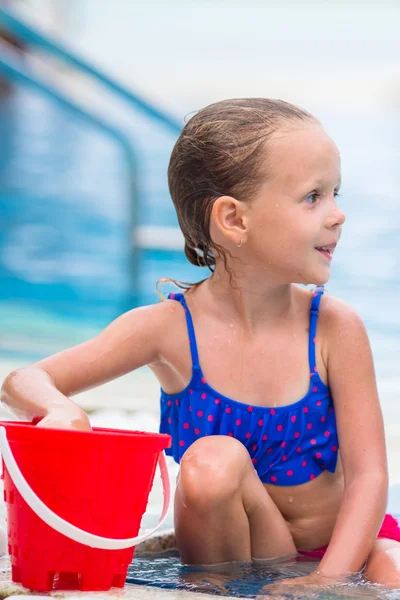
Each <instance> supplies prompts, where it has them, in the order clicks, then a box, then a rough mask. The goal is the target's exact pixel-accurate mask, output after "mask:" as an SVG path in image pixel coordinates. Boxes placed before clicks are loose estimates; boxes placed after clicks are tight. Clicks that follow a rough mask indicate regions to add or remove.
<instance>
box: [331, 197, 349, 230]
mask: <svg viewBox="0 0 400 600" xmlns="http://www.w3.org/2000/svg"><path fill="white" fill-rule="evenodd" d="M345 220H346V216H345V214H344V212H343V211H342V210H341V209H340V208H339V206H338V205H337V203H336V202H335V206H334V209H333V210H332V212H331V214H330V216H329V225H328V227H329V228H333V227H341V226H342V225H343V223H344V222H345Z"/></svg>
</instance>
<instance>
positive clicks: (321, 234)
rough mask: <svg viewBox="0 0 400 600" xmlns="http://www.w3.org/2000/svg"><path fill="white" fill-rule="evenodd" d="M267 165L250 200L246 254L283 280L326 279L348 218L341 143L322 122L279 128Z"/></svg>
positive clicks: (286, 281)
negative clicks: (341, 197)
mask: <svg viewBox="0 0 400 600" xmlns="http://www.w3.org/2000/svg"><path fill="white" fill-rule="evenodd" d="M268 166H269V170H270V173H271V176H270V177H269V178H268V179H267V180H266V182H265V183H264V184H262V186H261V188H260V189H259V191H258V193H257V194H256V196H255V197H254V198H253V199H252V201H251V202H250V203H249V205H248V207H249V212H248V218H249V221H248V226H249V229H248V237H247V241H246V254H247V257H248V258H250V255H251V257H252V260H251V262H253V259H254V260H255V261H256V262H257V263H259V265H258V267H261V268H262V266H263V268H264V269H265V270H266V271H268V272H269V273H270V274H271V275H273V276H274V279H276V280H277V281H281V282H282V283H288V282H296V283H304V284H308V283H314V284H319V285H320V284H323V283H326V281H328V279H329V276H330V266H331V261H332V255H333V253H334V249H335V246H336V244H337V243H338V241H339V238H340V235H341V230H342V224H343V223H344V220H345V217H344V214H343V212H342V211H341V209H340V208H339V206H338V204H337V194H338V191H339V188H340V156H339V152H338V149H337V148H336V146H335V144H334V143H333V142H332V140H331V139H330V138H329V136H328V135H327V134H326V133H325V131H324V130H323V129H322V127H321V126H319V125H317V124H305V125H304V126H301V127H300V128H297V129H289V130H287V131H282V132H278V133H276V134H274V136H273V138H272V139H271V140H270V142H269V159H268ZM249 262H250V261H249Z"/></svg>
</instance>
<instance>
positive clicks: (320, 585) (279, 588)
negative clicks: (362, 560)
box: [259, 571, 341, 600]
mask: <svg viewBox="0 0 400 600" xmlns="http://www.w3.org/2000/svg"><path fill="white" fill-rule="evenodd" d="M340 583H341V582H340V581H339V580H338V579H335V578H333V577H325V576H323V575H321V574H320V573H318V572H317V571H313V572H312V573H310V574H309V575H303V576H302V577H291V578H290V579H280V580H279V581H275V582H274V583H271V584H269V585H265V586H264V587H263V588H262V589H263V591H264V592H268V594H273V595H274V600H275V599H276V600H277V598H279V596H276V594H282V595H283V596H282V597H287V594H288V593H291V594H294V593H295V594H302V593H303V594H304V592H305V588H306V589H308V590H310V588H311V589H313V590H318V591H319V590H324V589H326V588H328V587H331V586H334V585H339V584H340ZM285 594H286V596H285ZM259 598H260V600H261V598H263V600H265V596H259Z"/></svg>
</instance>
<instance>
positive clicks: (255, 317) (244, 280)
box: [199, 263, 294, 331]
mask: <svg viewBox="0 0 400 600" xmlns="http://www.w3.org/2000/svg"><path fill="white" fill-rule="evenodd" d="M237 271H238V270H236V272H235V273H233V272H232V278H231V277H230V275H229V273H228V272H227V270H226V269H225V267H224V265H221V264H220V263H218V264H217V265H216V267H215V271H214V273H213V275H212V276H211V277H209V278H208V279H207V280H206V281H205V282H204V283H203V284H202V285H201V286H200V289H199V293H200V294H204V299H205V300H206V301H207V304H209V308H210V310H213V311H214V310H215V311H220V312H221V317H222V318H224V319H226V320H230V321H235V322H236V323H237V322H238V321H239V322H240V323H242V325H243V327H244V328H245V329H248V330H251V331H253V330H254V329H256V328H257V325H258V324H260V323H263V325H265V324H266V323H268V322H269V323H271V324H273V323H276V322H277V321H281V320H283V319H287V318H288V317H289V316H290V314H291V313H292V311H293V307H294V286H293V284H290V283H283V284H282V283H276V282H273V281H271V280H268V278H267V277H265V278H263V277H260V273H257V274H255V273H252V272H251V270H249V269H246V272H244V271H243V272H242V273H238V272H237Z"/></svg>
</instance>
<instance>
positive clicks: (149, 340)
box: [0, 301, 171, 429]
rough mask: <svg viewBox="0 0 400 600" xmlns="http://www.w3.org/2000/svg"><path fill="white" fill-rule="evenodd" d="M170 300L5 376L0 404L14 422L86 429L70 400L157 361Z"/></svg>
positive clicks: (86, 423) (135, 312) (83, 418)
mask: <svg viewBox="0 0 400 600" xmlns="http://www.w3.org/2000/svg"><path fill="white" fill-rule="evenodd" d="M168 304H169V301H166V302H163V303H160V304H155V305H152V306H145V307H143V308H138V309H135V310H132V311H130V312H128V313H125V314H124V315H122V316H121V317H119V318H118V319H116V320H115V321H114V322H113V323H111V325H109V326H108V327H107V328H106V329H105V330H104V331H102V332H101V333H100V334H99V335H98V336H97V337H95V338H93V339H91V340H89V341H87V342H85V343H83V344H80V345H78V346H75V347H73V348H70V349H68V350H64V351H63V352H60V353H58V354H55V355H53V356H50V357H49V358H46V359H44V360H42V361H40V362H37V363H35V364H33V365H31V366H29V367H27V368H24V369H19V370H17V371H14V372H12V373H10V375H8V377H7V378H6V379H5V381H4V383H3V386H2V389H1V396H0V399H1V402H2V403H4V404H5V405H6V406H7V407H8V408H9V410H11V412H13V413H14V414H15V415H16V416H17V417H18V418H21V419H26V420H29V421H31V420H33V419H37V418H43V420H42V421H41V422H40V425H41V426H49V427H51V426H53V427H74V428H77V429H90V425H89V420H88V418H87V416H86V414H85V413H84V412H83V410H82V409H81V408H79V406H78V405H77V404H75V403H74V402H73V401H72V400H70V398H69V396H73V395H74V394H77V393H78V392H82V391H84V390H87V389H90V388H93V387H95V386H98V385H101V384H103V383H106V382H108V381H111V380H112V379H115V378H116V377H119V376H121V375H124V374H126V373H128V372H129V371H132V370H134V369H137V368H139V367H141V366H143V365H146V364H151V363H153V362H156V361H157V360H159V357H160V343H159V340H160V339H161V338H162V337H163V332H164V331H165V327H167V326H168V314H169V315H170V314H171V313H170V311H169V308H168Z"/></svg>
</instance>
